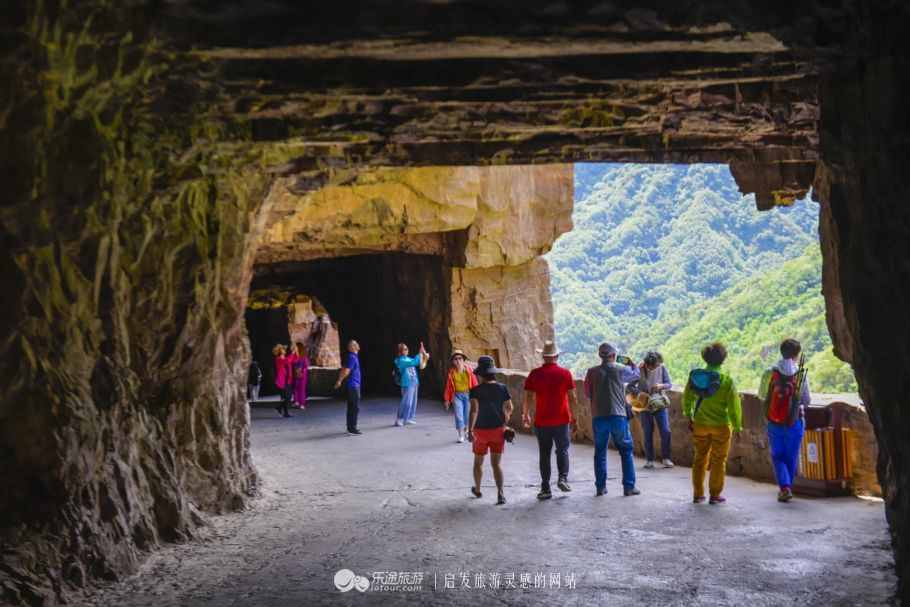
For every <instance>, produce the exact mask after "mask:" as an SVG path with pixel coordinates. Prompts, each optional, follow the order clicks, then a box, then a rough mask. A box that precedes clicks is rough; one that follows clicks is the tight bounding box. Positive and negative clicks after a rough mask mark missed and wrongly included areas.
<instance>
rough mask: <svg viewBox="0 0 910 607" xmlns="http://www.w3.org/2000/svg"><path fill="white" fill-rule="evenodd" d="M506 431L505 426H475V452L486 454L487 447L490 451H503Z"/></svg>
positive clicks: (476, 453)
mask: <svg viewBox="0 0 910 607" xmlns="http://www.w3.org/2000/svg"><path fill="white" fill-rule="evenodd" d="M504 432H505V427H500V428H474V454H475V455H486V454H487V449H489V450H490V453H502V449H503V447H505V444H506V439H505V435H504V434H503V433H504Z"/></svg>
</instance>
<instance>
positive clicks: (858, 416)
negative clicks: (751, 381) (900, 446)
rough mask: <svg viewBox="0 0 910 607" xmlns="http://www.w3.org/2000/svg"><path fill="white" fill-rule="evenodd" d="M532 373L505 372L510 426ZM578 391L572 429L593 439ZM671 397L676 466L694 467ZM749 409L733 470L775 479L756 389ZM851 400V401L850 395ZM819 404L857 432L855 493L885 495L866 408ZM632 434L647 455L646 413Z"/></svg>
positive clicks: (746, 400)
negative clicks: (512, 407)
mask: <svg viewBox="0 0 910 607" xmlns="http://www.w3.org/2000/svg"><path fill="white" fill-rule="evenodd" d="M527 377H528V372H526V371H512V370H508V371H506V372H505V373H503V374H502V375H500V376H499V381H501V382H503V383H504V384H506V385H507V386H508V388H509V393H510V394H511V395H512V402H513V403H514V404H515V411H514V413H513V414H512V419H511V420H510V424H511V425H512V426H513V427H514V428H516V429H519V430H521V431H522V432H525V431H524V430H523V429H522V428H521V405H522V401H523V400H524V382H525V379H526V378H527ZM575 386H576V390H577V392H578V404H577V406H576V407H575V408H574V409H573V410H572V414H573V416H574V417H575V419H576V420H577V422H578V423H577V425H576V427H575V429H574V430H573V432H572V440H573V441H575V442H585V443H593V442H594V434H593V431H592V425H591V404H590V401H589V400H588V399H587V398H586V397H585V395H584V382H583V381H582V380H580V379H579V380H576V381H575ZM668 394H669V396H670V430H671V432H672V436H673V440H672V446H671V450H672V458H673V461H674V462H675V463H676V464H680V465H683V466H691V465H692V454H693V446H692V434H691V432H689V429H688V424H687V421H686V418H685V417H684V416H683V414H682V392H681V391H679V390H670V391H668ZM740 398H741V399H742V409H743V430H742V432H740V433H738V434H734V436H733V444H732V445H731V447H730V455H729V458H728V459H727V473H728V474H731V475H733V476H744V477H746V478H751V479H753V480H757V481H763V482H774V469H773V468H772V466H771V454H770V451H769V449H768V435H767V432H766V429H765V419H764V415H763V413H762V403H761V401H760V400H759V399H758V396H756V395H755V394H754V393H749V392H743V393H740ZM845 400H846V399H845ZM813 406H829V407H834V408H837V409H840V410H841V412H842V415H843V420H844V427H847V428H850V429H851V430H853V433H854V434H853V449H852V460H851V463H852V469H853V475H852V483H851V484H852V491H853V493H854V494H855V495H871V496H876V497H879V496H881V487H880V486H879V484H878V477H877V476H876V472H875V465H876V461H877V459H878V446H877V443H876V440H875V434H874V432H873V429H872V423H871V422H870V421H869V416H868V415H867V414H866V410H865V408H864V407H863V406H861V405H858V404H854V403H849V402H842V401H838V400H833V401H831V400H827V399H816V400H815V403H813ZM632 438H633V440H634V442H635V453H636V455H640V456H644V453H645V450H644V436H643V432H642V426H641V420H640V416H637V415H636V418H635V420H634V421H633V422H632ZM654 447H655V450H656V453H659V452H660V435H659V433H658V432H657V430H656V429H655V432H654Z"/></svg>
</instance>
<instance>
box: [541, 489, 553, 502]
mask: <svg viewBox="0 0 910 607" xmlns="http://www.w3.org/2000/svg"><path fill="white" fill-rule="evenodd" d="M551 497H553V494H552V493H550V488H549V487H542V488H541V489H540V493H538V494H537V499H539V500H548V499H550V498H551Z"/></svg>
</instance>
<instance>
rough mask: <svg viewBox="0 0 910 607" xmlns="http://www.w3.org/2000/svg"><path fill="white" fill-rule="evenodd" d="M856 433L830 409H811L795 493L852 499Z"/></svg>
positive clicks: (807, 418)
mask: <svg viewBox="0 0 910 607" xmlns="http://www.w3.org/2000/svg"><path fill="white" fill-rule="evenodd" d="M852 437H853V432H852V431H851V430H850V428H845V427H844V426H843V420H842V419H841V416H840V415H839V413H836V412H832V409H830V408H829V407H810V408H809V410H808V411H807V413H806V434H805V436H804V437H803V444H802V447H801V449H800V456H799V474H798V475H797V478H796V480H795V482H794V483H793V491H794V492H796V493H798V494H801V495H814V496H818V497H833V496H838V495H851V494H852V486H851V478H852V476H853V470H852V466H851V461H852V454H853V448H852V441H853V438H852Z"/></svg>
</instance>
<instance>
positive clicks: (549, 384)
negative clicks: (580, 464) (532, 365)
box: [521, 341, 577, 500]
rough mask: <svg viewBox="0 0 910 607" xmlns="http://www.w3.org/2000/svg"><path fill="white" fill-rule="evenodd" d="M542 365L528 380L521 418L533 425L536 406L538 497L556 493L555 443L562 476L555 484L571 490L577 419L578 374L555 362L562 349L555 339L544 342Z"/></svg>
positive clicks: (547, 497) (527, 423)
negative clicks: (552, 470)
mask: <svg viewBox="0 0 910 607" xmlns="http://www.w3.org/2000/svg"><path fill="white" fill-rule="evenodd" d="M538 351H539V352H540V353H541V355H542V356H543V366H540V367H537V368H536V369H534V370H533V371H531V374H530V375H528V379H526V380H525V397H524V400H523V402H522V406H521V418H522V422H524V426H525V428H530V427H531V414H530V408H531V407H532V406H534V405H535V404H536V407H535V408H534V431H535V433H536V434H537V444H538V446H539V447H540V493H538V494H537V499H541V500H546V499H550V498H551V497H553V494H552V493H550V453H551V452H552V450H553V445H554V443H555V444H556V468H557V469H558V470H559V480H558V481H557V483H556V486H557V487H559V489H560V490H562V491H571V490H572V488H571V487H570V486H569V481H568V478H569V440H570V434H569V432H570V427H571V425H572V424H573V423H574V420H573V418H572V409H571V408H570V407H569V403H571V404H572V406H573V407H574V406H575V405H576V402H577V400H576V398H577V397H576V395H575V378H573V377H572V373H571V372H570V371H569V370H568V369H564V368H563V367H560V366H559V365H558V364H556V361H557V360H558V359H559V350H558V349H557V347H556V344H554V343H553V342H552V341H547V342H544V346H543V350H538Z"/></svg>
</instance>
